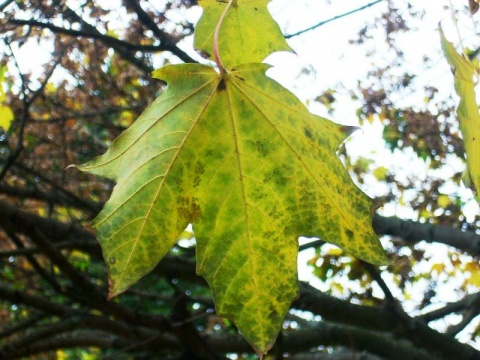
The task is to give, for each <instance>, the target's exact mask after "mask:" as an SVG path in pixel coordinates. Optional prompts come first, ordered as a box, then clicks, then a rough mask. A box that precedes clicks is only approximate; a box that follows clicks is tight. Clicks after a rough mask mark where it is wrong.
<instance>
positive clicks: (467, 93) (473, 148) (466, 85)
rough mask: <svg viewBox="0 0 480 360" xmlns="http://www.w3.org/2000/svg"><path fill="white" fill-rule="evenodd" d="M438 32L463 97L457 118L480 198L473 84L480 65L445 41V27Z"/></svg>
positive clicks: (479, 126)
mask: <svg viewBox="0 0 480 360" xmlns="http://www.w3.org/2000/svg"><path fill="white" fill-rule="evenodd" d="M439 31H440V36H441V40H442V49H443V53H444V54H445V57H446V58H447V61H448V63H449V64H450V66H451V67H452V70H453V73H454V76H455V91H456V92H457V94H458V95H459V96H460V103H459V104H458V107H457V116H458V120H459V122H460V131H461V132H462V137H463V144H464V147H465V152H466V156H467V167H468V173H469V179H468V180H469V181H470V185H471V187H472V189H473V190H474V192H475V193H476V195H477V196H478V191H479V190H480V114H479V112H478V104H477V101H476V94H475V85H476V84H475V82H474V75H475V77H478V73H477V70H478V66H475V65H474V64H473V63H472V62H471V61H470V60H469V59H468V58H467V57H465V56H462V55H460V54H459V53H458V52H457V51H456V50H455V47H454V46H453V44H452V43H451V42H449V41H448V40H447V39H446V38H445V35H444V33H443V30H442V28H440V27H439ZM467 183H468V182H467Z"/></svg>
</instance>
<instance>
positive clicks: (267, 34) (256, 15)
mask: <svg viewBox="0 0 480 360" xmlns="http://www.w3.org/2000/svg"><path fill="white" fill-rule="evenodd" d="M269 2H270V0H237V1H236V3H235V4H234V5H233V6H232V7H231V8H230V11H229V12H228V14H227V16H226V17H225V20H224V22H223V24H222V27H221V29H220V33H219V45H218V48H219V52H220V56H221V58H222V62H223V65H224V66H225V67H226V68H231V67H233V66H235V65H239V64H245V63H253V62H258V63H259V62H262V61H263V60H264V59H265V58H266V57H267V56H268V55H270V54H272V53H274V52H276V51H291V48H290V46H289V45H288V44H287V42H286V40H285V37H284V36H283V34H282V32H281V30H280V27H279V26H278V24H277V23H276V22H275V21H274V20H273V19H272V16H271V15H270V13H269V11H268V9H267V4H268V3H269ZM199 5H201V6H202V7H203V9H204V13H203V15H202V17H201V19H200V21H199V22H198V24H197V26H196V28H195V44H194V46H195V48H196V49H197V50H200V51H201V52H202V53H204V54H205V55H207V57H208V58H209V59H211V60H213V34H214V32H215V27H216V26H217V23H218V20H219V18H220V15H221V14H222V12H223V10H224V9H225V6H226V5H227V1H217V0H200V1H199Z"/></svg>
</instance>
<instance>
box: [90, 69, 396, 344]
mask: <svg viewBox="0 0 480 360" xmlns="http://www.w3.org/2000/svg"><path fill="white" fill-rule="evenodd" d="M267 69H268V66H267V65H264V64H250V65H246V66H242V67H239V68H237V69H234V70H232V72H231V73H230V74H229V77H228V78H222V77H221V76H220V75H219V74H218V73H217V72H215V71H214V70H213V69H212V68H210V67H206V66H203V65H194V64H185V65H180V66H167V67H164V68H163V69H161V70H159V71H157V72H156V73H155V76H156V77H159V78H161V79H163V80H165V81H166V82H167V83H168V84H169V86H168V88H167V90H166V91H165V92H164V93H163V94H162V95H161V96H160V97H159V98H158V99H157V100H156V101H155V102H154V103H153V104H152V105H151V106H150V107H149V108H148V109H147V110H146V111H145V112H144V113H143V114H142V116H141V117H140V118H139V119H138V120H137V121H136V122H135V123H134V124H133V126H132V127H130V128H129V129H128V130H127V131H125V132H124V133H123V134H122V135H121V136H120V137H119V138H118V139H117V140H115V141H114V142H113V144H112V146H111V147H110V149H109V150H108V152H107V153H106V154H105V155H103V156H100V157H98V158H96V159H94V160H93V161H91V162H90V163H88V164H86V165H84V166H82V167H81V169H82V170H86V171H89V172H91V173H94V174H98V175H102V176H105V177H109V178H111V179H114V180H116V182H117V185H116V187H115V189H114V191H113V193H112V196H111V198H110V200H109V201H108V202H107V204H106V205H105V208H104V209H103V211H102V212H101V213H100V214H99V216H98V217H97V218H96V220H95V224H94V225H95V227H96V228H97V230H98V236H99V241H100V242H101V245H102V248H103V253H104V257H105V260H106V263H107V264H108V268H109V275H110V297H112V296H115V295H117V294H119V293H121V292H122V291H125V290H126V289H127V288H128V287H129V286H130V285H132V284H133V283H135V282H136V281H137V280H138V279H139V278H140V277H142V276H143V275H145V274H146V273H148V272H149V271H150V270H152V269H153V267H155V266H156V264H157V263H158V262H159V260H160V259H161V258H162V257H163V256H164V255H165V253H166V252H167V251H168V250H169V249H170V248H171V247H172V245H173V244H174V243H175V241H176V240H177V239H178V237H179V235H180V234H181V233H182V231H183V230H184V229H185V227H186V226H187V225H188V224H189V223H193V225H194V231H195V237H196V239H197V270H198V272H199V274H201V275H203V276H204V277H205V278H206V279H207V281H208V283H209V284H210V286H211V288H212V290H213V294H214V299H215V303H216V307H217V311H218V313H219V314H220V315H224V316H227V317H230V318H232V319H233V320H234V322H235V323H236V324H237V326H238V327H239V329H240V330H241V331H242V333H243V334H244V336H245V337H246V339H247V340H248V341H249V342H250V343H251V344H252V345H253V346H254V348H255V349H256V350H257V351H258V352H259V353H263V352H265V351H266V350H268V349H269V348H270V347H271V345H272V344H273V342H274V340H275V338H276V336H277V334H278V332H279V330H280V329H281V326H282V323H283V319H284V316H285V314H286V312H287V310H288V308H289V306H290V304H291V302H292V300H293V299H294V298H295V297H296V296H297V292H298V289H297V286H298V285H297V251H298V242H297V237H298V236H300V235H305V236H319V237H321V238H322V239H324V240H325V241H329V242H331V243H334V244H336V245H339V246H341V247H342V248H344V249H345V250H346V251H349V252H351V253H352V254H354V255H356V256H358V257H360V258H361V259H363V260H366V261H369V262H372V263H375V264H384V263H386V262H387V259H386V257H385V254H384V252H383V249H382V247H381V245H380V242H379V240H378V238H377V236H376V235H375V234H374V232H373V230H372V228H371V214H370V205H371V204H370V200H369V199H368V198H367V196H365V195H364V194H363V193H362V192H361V191H359V190H358V189H357V188H356V187H355V185H354V184H353V182H352V181H351V179H350V178H349V177H348V175H347V173H346V171H345V169H344V168H343V165H342V164H341V162H340V161H339V160H338V158H337V157H336V154H335V151H336V149H337V148H338V146H339V144H340V143H341V142H342V141H343V139H344V138H345V137H346V136H347V135H348V133H349V132H350V130H351V129H350V128H345V127H342V126H339V125H336V124H334V123H332V122H330V121H328V120H325V119H322V118H319V117H315V116H313V115H311V114H310V113H309V112H308V111H307V110H306V108H305V107H304V106H303V105H302V104H301V103H300V102H299V100H298V99H297V98H296V97H295V96H293V95H292V94H291V93H290V92H288V91H287V90H286V89H284V88H283V87H281V86H280V85H279V84H278V83H276V82H274V81H273V80H271V79H269V78H268V77H266V76H265V74H264V73H265V71H266V70H267Z"/></svg>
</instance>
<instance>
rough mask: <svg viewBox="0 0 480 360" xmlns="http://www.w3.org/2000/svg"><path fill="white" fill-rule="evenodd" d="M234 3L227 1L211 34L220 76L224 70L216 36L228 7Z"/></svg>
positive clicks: (231, 0)
mask: <svg viewBox="0 0 480 360" xmlns="http://www.w3.org/2000/svg"><path fill="white" fill-rule="evenodd" d="M234 2H235V0H229V1H228V4H227V6H225V9H224V10H223V12H222V15H220V19H218V23H217V26H216V27H215V33H214V34H213V55H214V57H215V62H216V63H217V66H218V68H219V70H220V73H221V74H225V73H226V70H225V68H224V66H223V64H222V59H221V58H220V52H219V51H218V34H219V33H220V28H221V27H222V24H223V20H225V16H226V15H227V13H228V10H230V7H231V6H232V5H233V3H234Z"/></svg>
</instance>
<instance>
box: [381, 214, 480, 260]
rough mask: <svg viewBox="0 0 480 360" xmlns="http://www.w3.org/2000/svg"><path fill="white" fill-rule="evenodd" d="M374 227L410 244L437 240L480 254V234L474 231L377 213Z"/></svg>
mask: <svg viewBox="0 0 480 360" xmlns="http://www.w3.org/2000/svg"><path fill="white" fill-rule="evenodd" d="M373 228H374V229H375V231H376V232H377V234H381V235H391V236H399V237H401V238H402V239H404V240H405V241H406V242H408V243H410V244H414V243H417V242H420V241H426V242H429V243H434V242H435V243H441V244H445V245H449V246H452V247H454V248H456V249H459V250H461V251H464V252H467V253H469V254H470V255H472V256H477V255H480V235H478V234H475V233H474V232H466V231H462V230H460V229H454V228H451V227H448V226H443V225H435V224H421V223H417V222H414V221H411V220H401V219H399V218H396V217H384V216H380V215H375V217H374V219H373Z"/></svg>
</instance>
